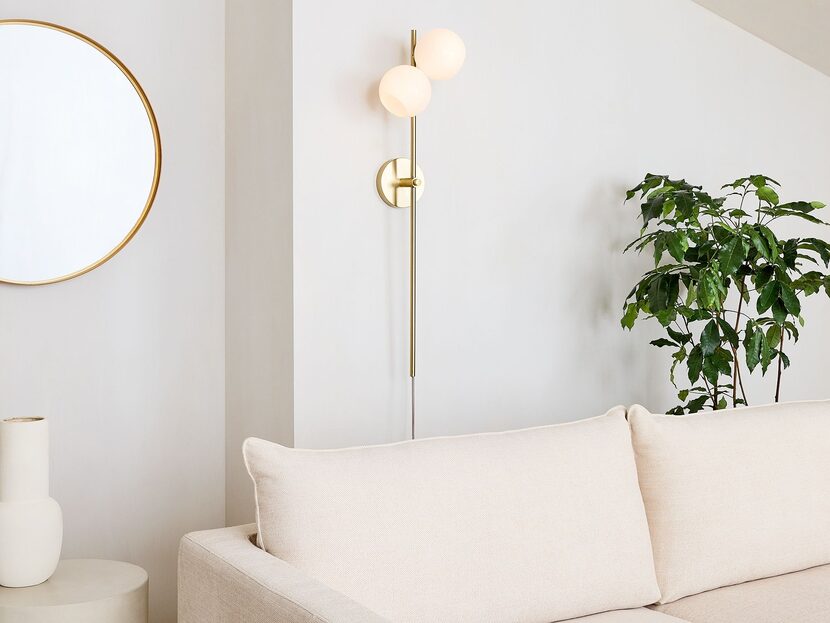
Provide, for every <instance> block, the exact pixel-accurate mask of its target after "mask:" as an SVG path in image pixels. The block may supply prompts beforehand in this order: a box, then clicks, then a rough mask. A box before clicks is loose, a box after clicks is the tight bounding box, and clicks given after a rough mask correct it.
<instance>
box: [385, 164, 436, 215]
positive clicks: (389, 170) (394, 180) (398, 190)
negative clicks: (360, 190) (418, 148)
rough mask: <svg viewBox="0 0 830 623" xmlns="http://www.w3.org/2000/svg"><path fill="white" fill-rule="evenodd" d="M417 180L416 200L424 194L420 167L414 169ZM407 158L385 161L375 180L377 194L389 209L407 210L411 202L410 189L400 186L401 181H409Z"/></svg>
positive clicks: (423, 182)
mask: <svg viewBox="0 0 830 623" xmlns="http://www.w3.org/2000/svg"><path fill="white" fill-rule="evenodd" d="M416 172H417V178H418V180H419V181H420V184H419V185H418V186H417V189H416V191H415V192H416V195H415V197H416V198H417V199H420V198H421V195H423V194H424V186H425V180H424V172H423V171H422V170H421V167H416ZM409 174H410V169H409V158H393V159H392V160H387V161H386V162H384V163H383V165H381V167H380V169H379V170H378V176H377V179H376V183H377V188H378V194H379V195H380V198H381V199H383V201H384V203H386V205H388V206H389V207H391V208H408V207H409V204H410V200H411V195H412V189H411V187H409V186H404V185H402V184H401V180H402V179H409V178H410V176H409Z"/></svg>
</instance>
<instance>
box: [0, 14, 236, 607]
mask: <svg viewBox="0 0 830 623" xmlns="http://www.w3.org/2000/svg"><path fill="white" fill-rule="evenodd" d="M0 16H2V17H27V18H35V19H43V20H48V21H53V22H57V23H59V24H63V25H66V26H69V27H71V28H74V29H77V30H80V31H81V32H83V33H85V34H87V35H89V36H90V37H92V38H93V39H96V40H97V41H99V42H100V43H102V44H103V45H105V46H107V47H108V48H109V49H110V50H112V51H113V52H114V53H115V54H116V55H117V56H119V57H120V58H121V60H122V61H124V63H125V64H126V65H127V67H129V68H130V69H131V70H132V71H133V72H134V73H135V75H136V77H137V78H138V80H139V81H140V82H141V84H142V86H143V87H144V89H145V90H146V92H147V95H148V96H149V98H150V101H151V102H152V104H153V107H154V108H155V112H156V115H157V117H158V121H159V125H160V130H161V137H162V147H163V150H164V163H163V170H162V176H161V186H160V188H159V193H158V197H157V199H156V202H155V205H154V207H153V209H152V210H151V212H150V215H149V217H148V219H147V221H146V223H145V224H144V226H143V227H142V228H141V230H140V231H139V232H138V234H137V235H136V237H135V238H134V239H133V241H132V242H130V244H128V245H127V246H126V247H125V249H124V250H122V251H121V252H120V253H119V254H118V255H116V256H115V257H114V258H113V259H112V260H110V261H109V262H108V263H106V264H104V265H103V266H102V267H100V268H98V269H96V270H94V271H92V272H91V273H89V274H87V275H83V276H82V277H80V278H77V279H73V280H71V281H67V282H64V283H60V284H55V285H49V286H41V287H33V288H25V287H11V286H0V345H1V346H0V370H2V373H0V417H11V416H21V415H45V416H47V417H48V418H50V420H51V425H52V491H53V495H54V497H55V498H56V499H57V500H58V501H59V502H60V504H61V506H62V507H63V511H64V521H65V545H64V550H63V555H64V556H65V557H69V558H84V557H86V558H95V557H100V558H115V559H121V560H127V561H132V562H135V563H137V564H139V565H141V566H143V567H145V568H146V569H147V570H148V571H149V573H150V578H151V580H150V599H151V621H152V622H153V623H169V622H172V621H174V620H175V610H176V548H177V544H178V540H179V538H180V537H181V536H182V535H183V534H184V533H185V532H188V531H190V530H195V529H200V528H209V527H216V526H220V525H222V523H223V522H224V450H225V448H224V374H225V372H224V301H223V298H224V227H223V196H224V181H223V180H224V172H223V168H224V133H223V130H224V94H223V84H224V17H223V16H224V3H223V2H222V1H221V0H207V1H205V0H200V1H197V0H177V1H176V2H169V1H166V0H143V1H142V2H107V1H105V0H75V1H73V2H61V1H60V0H0Z"/></svg>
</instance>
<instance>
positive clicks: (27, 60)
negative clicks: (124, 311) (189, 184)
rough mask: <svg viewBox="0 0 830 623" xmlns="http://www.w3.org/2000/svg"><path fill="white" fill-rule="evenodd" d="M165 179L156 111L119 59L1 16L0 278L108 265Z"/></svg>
mask: <svg viewBox="0 0 830 623" xmlns="http://www.w3.org/2000/svg"><path fill="white" fill-rule="evenodd" d="M160 172H161V141H160V139H159V131H158V125H157V123H156V118H155V115H154V114H153V109H152V108H151V107H150V102H149V101H148V100H147V96H146V95H145V94H144V91H143V90H142V88H141V86H140V85H139V84H138V82H137V81H136V79H135V78H134V77H133V75H132V74H131V73H130V71H129V70H128V69H127V68H126V67H125V66H124V64H123V63H122V62H121V61H119V60H118V59H117V58H116V57H115V56H114V55H113V54H112V53H110V52H109V51H108V50H106V49H105V48H104V47H102V46H101V45H99V44H98V43H96V42H94V41H93V40H91V39H89V38H88V37H85V36H84V35H82V34H80V33H77V32H74V31H72V30H69V29H67V28H63V27H61V26H56V25H54V24H48V23H45V22H36V21H29V20H0V281H2V282H6V283H15V284H24V285H40V284H46V283H55V282H57V281H63V280H65V279H71V278H72V277H77V276H78V275H82V274H84V273H86V272H88V271H90V270H92V269H93V268H96V267H98V266H100V265H101V264H103V263H104V262H106V261H107V260H108V259H110V258H111V257H112V256H113V255H115V254H116V253H118V251H120V250H121V249H122V248H123V247H124V245H126V244H127V243H128V242H129V241H130V239H131V238H132V237H133V236H134V235H135V233H136V232H137V231H138V229H139V227H141V224H142V223H143V222H144V219H145V218H146V217H147V213H148V212H149V210H150V206H151V205H152V203H153V199H154V198H155V196H156V190H157V189H158V183H159V175H160Z"/></svg>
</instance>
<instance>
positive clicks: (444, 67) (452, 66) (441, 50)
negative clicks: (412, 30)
mask: <svg viewBox="0 0 830 623" xmlns="http://www.w3.org/2000/svg"><path fill="white" fill-rule="evenodd" d="M466 55H467V50H466V48H465V47H464V42H463V41H462V40H461V37H459V36H458V35H457V34H455V33H454V32H453V31H452V30H447V29H446V28H437V29H435V30H430V31H429V32H428V33H427V34H425V35H424V36H423V37H421V38H420V39H419V40H418V43H417V44H416V45H415V64H416V65H417V66H418V68H419V69H421V70H422V71H423V72H424V73H425V74H426V75H427V76H429V78H430V79H432V80H447V79H449V78H452V77H453V76H454V75H455V74H457V73H458V70H459V69H461V66H462V65H463V64H464V58H465V57H466Z"/></svg>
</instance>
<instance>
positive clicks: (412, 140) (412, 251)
mask: <svg viewBox="0 0 830 623" xmlns="http://www.w3.org/2000/svg"><path fill="white" fill-rule="evenodd" d="M409 33H410V38H409V39H410V47H411V49H410V55H409V62H410V64H411V65H412V66H413V67H414V66H415V45H416V44H417V43H418V32H417V31H416V30H415V29H414V28H413V29H412V30H410V31H409ZM417 136H418V121H417V118H416V117H415V116H414V115H413V116H412V117H410V120H409V177H410V178H411V179H412V182H413V183H412V186H410V188H409V192H410V203H411V208H410V210H409V385H410V415H411V419H412V423H411V427H410V431H411V433H412V439H415V320H416V318H415V296H416V288H415V284H416V246H415V243H416V239H417V231H416V224H417V214H416V209H415V207H416V204H417V201H418V197H417V195H418V193H417V192H416V191H417V190H418V185H417V182H416V180H417V179H418V165H417V163H416V160H415V159H416V156H417V153H416V152H417V144H418V143H417Z"/></svg>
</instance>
